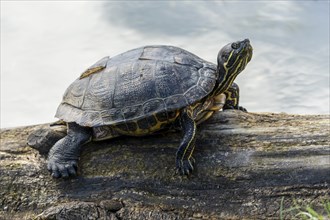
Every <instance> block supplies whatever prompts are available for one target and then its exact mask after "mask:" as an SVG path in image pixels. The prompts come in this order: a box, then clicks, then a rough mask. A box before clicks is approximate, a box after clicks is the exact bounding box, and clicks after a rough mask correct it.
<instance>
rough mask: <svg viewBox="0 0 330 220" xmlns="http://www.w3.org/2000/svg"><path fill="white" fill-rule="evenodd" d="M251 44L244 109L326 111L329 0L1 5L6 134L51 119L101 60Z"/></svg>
mask: <svg viewBox="0 0 330 220" xmlns="http://www.w3.org/2000/svg"><path fill="white" fill-rule="evenodd" d="M245 38H249V39H250V40H251V43H252V45H253V47H254V57H253V58H252V61H251V62H250V64H249V65H248V66H247V68H246V69H245V71H244V72H243V73H242V74H240V75H239V76H238V78H237V80H236V82H237V83H238V84H239V85H240V88H241V104H242V106H244V107H246V108H247V109H248V110H249V111H251V112H287V113H298V114H329V1H231V2H229V1H225V2H224V1H181V2H176V1H161V2H160V1H158V2H151V1H140V2H139V1H120V2H119V1H118V2H117V1H109V2H104V1H98V2H94V1H93V2H92V1H81V2H79V1H68V2H65V1H44V2H42V1H30V2H29V1H12V2H11V1H5V2H3V1H1V127H13V126H21V125H29V124H37V123H45V122H50V121H54V120H55V119H54V114H55V111H56V108H57V106H58V104H59V103H60V101H61V98H62V95H63V93H64V91H65V89H66V88H67V86H68V85H69V84H70V83H71V82H72V81H74V80H75V79H76V78H77V77H78V76H79V75H80V74H81V73H82V72H83V71H84V70H85V69H86V68H88V67H89V66H90V65H92V64H93V63H95V62H96V61H98V60H99V59H100V58H102V57H104V56H107V55H110V56H115V55H116V54H119V53H121V52H125V51H127V50H129V49H132V48H136V47H140V46H143V45H148V44H169V45H175V46H179V47H182V48H184V49H186V50H188V51H191V52H193V53H195V54H196V55H198V56H200V57H202V58H204V59H206V60H209V61H211V62H216V56H217V53H218V50H219V49H220V48H221V47H222V46H223V45H225V44H227V43H228V42H232V41H236V40H241V39H245Z"/></svg>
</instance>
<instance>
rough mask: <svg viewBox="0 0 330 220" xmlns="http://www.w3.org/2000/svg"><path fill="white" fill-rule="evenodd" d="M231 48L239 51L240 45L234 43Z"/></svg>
mask: <svg viewBox="0 0 330 220" xmlns="http://www.w3.org/2000/svg"><path fill="white" fill-rule="evenodd" d="M231 48H233V49H238V48H239V44H238V43H232V44H231Z"/></svg>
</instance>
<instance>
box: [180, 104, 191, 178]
mask: <svg viewBox="0 0 330 220" xmlns="http://www.w3.org/2000/svg"><path fill="white" fill-rule="evenodd" d="M180 123H181V127H182V131H183V139H182V141H181V143H180V146H179V149H178V151H177V153H176V168H177V171H178V172H179V174H180V175H189V174H191V173H192V171H193V170H194V162H195V160H194V158H193V157H192V153H193V151H194V148H195V139H196V122H195V121H194V120H193V118H192V113H189V109H188V110H187V109H185V110H183V112H182V114H181V117H180Z"/></svg>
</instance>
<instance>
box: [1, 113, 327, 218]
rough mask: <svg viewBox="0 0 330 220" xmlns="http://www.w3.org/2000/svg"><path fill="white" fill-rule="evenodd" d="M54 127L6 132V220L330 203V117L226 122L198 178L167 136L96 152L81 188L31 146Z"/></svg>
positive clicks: (210, 136) (201, 156)
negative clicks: (185, 169)
mask: <svg viewBox="0 0 330 220" xmlns="http://www.w3.org/2000/svg"><path fill="white" fill-rule="evenodd" d="M48 126H49V124H44V125H36V126H28V127H19V128H12V129H2V130H1V146H0V185H1V190H0V219H34V218H37V219H242V218H244V219H257V218H258V219H272V218H274V219H278V218H279V216H280V211H281V200H282V199H283V201H284V202H283V207H282V208H283V209H287V208H288V207H290V206H291V204H292V201H293V200H297V201H303V202H306V203H308V204H311V205H313V207H316V208H315V209H319V208H321V206H322V202H323V201H325V200H328V201H329V192H330V190H329V182H330V173H329V172H330V156H329V154H330V149H329V143H330V133H329V132H330V130H329V129H330V127H329V126H330V117H329V115H289V114H273V113H244V112H241V111H234V110H233V111H225V112H219V113H218V114H216V115H214V117H212V118H211V119H210V120H208V121H207V122H205V123H204V124H202V125H201V126H199V130H198V135H197V144H196V146H197V147H196V151H195V154H194V155H195V159H196V161H197V163H196V170H195V171H194V174H193V175H192V176H191V177H190V178H186V177H179V176H177V175H176V174H175V170H174V166H175V152H176V149H177V146H178V144H179V142H180V138H181V135H180V133H166V134H160V135H154V136H148V137H143V138H134V137H122V138H116V139H113V140H107V141H102V142H93V143H89V144H87V145H86V146H84V147H83V151H82V154H81V158H80V162H79V174H78V177H77V178H73V179H67V180H55V179H52V178H51V177H50V176H49V174H48V171H47V170H46V166H45V157H43V156H42V155H40V154H39V153H38V152H37V151H36V150H34V149H32V148H30V147H28V146H27V144H26V139H27V136H28V134H29V133H31V132H32V131H35V130H37V129H40V128H46V127H48ZM287 215H289V213H288V212H287V213H286V214H285V216H286V217H288V216H287Z"/></svg>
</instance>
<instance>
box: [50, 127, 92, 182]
mask: <svg viewBox="0 0 330 220" xmlns="http://www.w3.org/2000/svg"><path fill="white" fill-rule="evenodd" d="M90 139H91V130H90V129H89V128H85V127H82V126H79V125H77V124H75V123H69V124H68V134H67V135H66V136H65V137H64V138H62V139H61V140H59V141H57V142H56V144H55V145H54V146H53V147H52V148H51V149H50V151H49V154H48V160H47V169H48V171H49V172H50V173H51V175H52V177H54V178H60V177H63V178H68V177H70V176H76V175H77V168H78V160H79V155H80V148H81V146H82V145H83V144H85V143H87V142H88V141H89V140H90Z"/></svg>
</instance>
